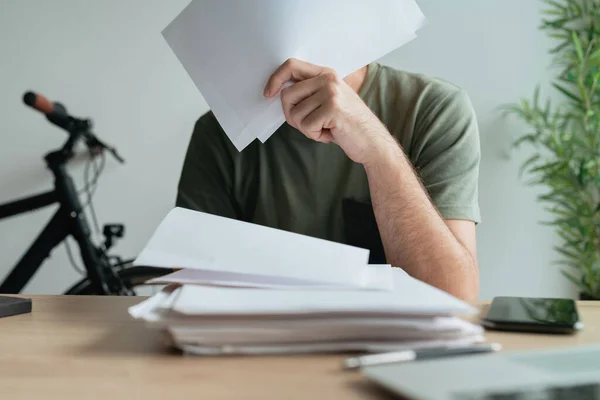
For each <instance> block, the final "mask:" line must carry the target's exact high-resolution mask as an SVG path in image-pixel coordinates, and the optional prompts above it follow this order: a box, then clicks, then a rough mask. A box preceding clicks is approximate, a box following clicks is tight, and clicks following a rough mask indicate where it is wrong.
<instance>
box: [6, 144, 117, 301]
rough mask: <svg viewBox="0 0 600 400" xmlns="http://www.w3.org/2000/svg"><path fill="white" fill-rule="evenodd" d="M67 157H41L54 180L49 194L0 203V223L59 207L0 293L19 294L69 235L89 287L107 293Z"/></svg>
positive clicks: (61, 153) (58, 154)
mask: <svg viewBox="0 0 600 400" xmlns="http://www.w3.org/2000/svg"><path fill="white" fill-rule="evenodd" d="M68 158H69V154H65V152H64V151H61V150H58V151H54V152H52V153H49V154H48V155H46V157H45V160H46V164H47V165H48V167H49V168H50V170H51V171H52V173H53V175H54V178H55V181H54V183H55V189H54V190H53V191H50V192H46V193H42V194H39V195H35V196H31V197H27V198H23V199H20V200H16V201H12V202H9V203H6V204H0V220H1V219H3V218H8V217H12V216H15V215H18V214H24V213H26V212H29V211H34V210H37V209H40V208H43V207H47V206H49V205H52V204H54V203H59V204H60V208H59V209H58V211H57V212H56V213H55V214H54V216H53V217H52V218H51V219H50V221H49V222H48V224H47V225H46V227H45V228H44V229H43V230H42V232H41V233H40V234H39V235H38V237H37V238H36V239H35V241H34V242H33V244H32V245H31V246H30V247H29V249H28V250H27V252H26V253H25V254H24V255H23V256H22V258H21V259H20V260H19V261H18V262H17V264H16V265H15V267H14V268H13V269H12V270H11V272H10V273H9V274H8V276H7V277H6V278H5V279H4V281H3V282H2V283H1V284H0V293H13V294H15V293H19V292H21V290H23V288H24V287H25V285H26V284H27V283H28V282H29V280H30V279H31V278H32V277H33V276H34V275H35V273H36V272H37V271H38V269H39V268H40V266H41V265H42V263H43V262H44V261H45V259H46V258H48V256H49V255H50V252H51V251H52V249H54V248H55V247H56V246H58V245H59V244H60V243H61V242H62V241H63V240H65V239H66V238H67V237H68V236H69V235H71V236H73V238H74V239H75V240H76V241H77V243H78V244H79V249H80V253H81V258H82V260H83V263H84V265H85V268H86V270H87V273H88V276H89V278H90V280H91V282H92V284H93V285H94V286H95V288H96V290H98V293H103V294H110V288H109V287H108V284H107V281H106V279H105V276H104V268H102V266H103V265H104V260H103V259H102V258H101V256H100V254H98V250H97V249H96V247H95V246H94V245H93V243H92V240H91V235H90V228H89V225H88V222H87V220H86V217H85V214H84V213H83V206H82V204H81V202H80V200H79V196H78V195H77V190H76V189H75V184H74V183H73V180H72V179H71V177H70V176H69V174H68V173H67V171H66V169H65V165H66V162H67V161H68Z"/></svg>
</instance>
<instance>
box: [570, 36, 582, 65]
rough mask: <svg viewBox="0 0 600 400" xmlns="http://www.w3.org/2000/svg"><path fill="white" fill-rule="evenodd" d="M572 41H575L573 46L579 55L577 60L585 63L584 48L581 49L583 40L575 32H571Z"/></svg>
mask: <svg viewBox="0 0 600 400" xmlns="http://www.w3.org/2000/svg"><path fill="white" fill-rule="evenodd" d="M571 39H572V40H573V44H574V45H575V52H576V53H577V58H578V59H579V61H580V62H583V58H584V55H583V48H582V47H581V40H580V39H579V36H577V33H576V32H575V31H573V32H571Z"/></svg>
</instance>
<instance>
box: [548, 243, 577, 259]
mask: <svg viewBox="0 0 600 400" xmlns="http://www.w3.org/2000/svg"><path fill="white" fill-rule="evenodd" d="M554 250H555V251H557V252H558V253H560V254H562V255H563V256H564V257H566V258H569V259H571V260H573V261H578V260H580V259H581V254H580V253H575V252H573V251H570V250H567V249H565V248H562V247H558V246H554Z"/></svg>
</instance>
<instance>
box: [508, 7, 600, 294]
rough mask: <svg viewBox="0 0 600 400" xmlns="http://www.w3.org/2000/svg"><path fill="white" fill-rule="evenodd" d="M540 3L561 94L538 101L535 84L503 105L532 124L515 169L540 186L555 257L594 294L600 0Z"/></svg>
mask: <svg viewBox="0 0 600 400" xmlns="http://www.w3.org/2000/svg"><path fill="white" fill-rule="evenodd" d="M544 3H546V5H547V9H546V10H545V11H544V15H545V18H544V20H543V22H542V24H541V27H540V29H542V30H544V31H545V32H547V34H548V35H549V36H550V37H551V38H553V39H555V40H557V41H558V43H557V46H556V47H555V48H553V49H552V50H551V53H552V54H553V55H554V57H555V61H554V62H555V64H556V66H557V67H559V69H558V73H557V77H556V79H555V80H554V81H553V83H552V85H553V86H554V88H555V89H557V90H558V92H559V93H560V95H561V97H562V98H563V100H564V101H561V102H560V104H558V105H555V104H552V102H551V101H550V100H547V101H545V102H544V103H543V104H542V103H541V102H540V90H539V87H538V88H537V89H536V90H535V93H534V95H533V99H532V100H531V101H529V100H526V99H524V100H522V101H521V102H520V103H518V104H514V105H510V106H508V107H507V109H506V111H507V112H508V113H509V114H512V115H516V116H517V117H518V118H519V119H521V120H522V121H524V122H525V123H526V125H527V126H528V127H529V128H530V129H531V130H530V132H528V133H526V134H523V135H521V136H520V137H519V138H518V139H517V140H516V141H515V143H514V145H515V146H517V147H518V146H522V145H531V146H532V147H533V155H532V156H531V157H530V158H529V159H527V161H525V162H524V163H523V165H522V171H523V172H525V173H527V174H528V175H529V176H530V177H531V180H530V181H529V184H531V185H537V186H541V187H543V188H545V189H546V191H545V192H544V193H543V194H542V195H540V196H539V197H538V199H539V201H541V202H542V203H543V204H545V205H546V208H547V211H548V212H549V213H550V214H551V215H552V216H553V218H552V220H551V221H548V222H547V224H549V225H552V226H554V227H555V230H556V233H557V234H558V236H559V237H560V238H561V240H562V243H561V245H560V246H556V247H555V249H556V251H557V252H558V253H559V254H560V256H561V257H560V260H559V261H558V262H557V263H558V264H560V265H561V266H562V273H563V274H564V276H565V277H567V278H568V279H569V280H570V281H571V282H573V283H574V284H575V285H577V287H578V288H579V291H580V297H581V298H582V299H600V0H544Z"/></svg>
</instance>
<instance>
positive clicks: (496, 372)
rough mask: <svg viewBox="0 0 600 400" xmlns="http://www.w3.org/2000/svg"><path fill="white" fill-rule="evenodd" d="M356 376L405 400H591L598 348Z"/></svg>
mask: <svg viewBox="0 0 600 400" xmlns="http://www.w3.org/2000/svg"><path fill="white" fill-rule="evenodd" d="M362 373H363V374H364V375H365V376H366V377H367V378H368V379H370V380H372V381H374V382H376V383H378V384H380V385H382V386H383V387H385V388H386V389H388V390H390V391H391V392H393V393H396V394H399V395H401V396H404V397H405V398H408V399H419V400H430V399H431V400H500V399H502V400H530V399H532V400H533V399H535V400H559V399H560V400H562V399H568V400H580V399H581V400H591V399H594V400H596V399H600V346H598V345H595V346H580V347H572V348H565V349H558V350H557V349H554V350H544V351H532V352H531V351H530V352H523V353H516V352H515V353H509V352H505V353H497V354H486V355H477V356H463V357H455V358H446V359H438V360H426V361H416V362H410V363H397V364H387V365H377V366H370V367H364V368H363V369H362Z"/></svg>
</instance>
